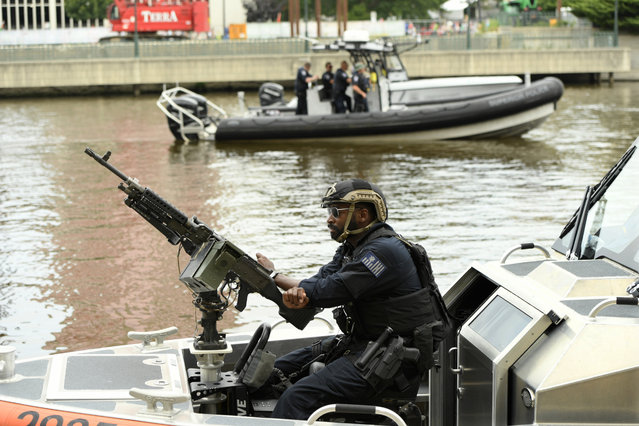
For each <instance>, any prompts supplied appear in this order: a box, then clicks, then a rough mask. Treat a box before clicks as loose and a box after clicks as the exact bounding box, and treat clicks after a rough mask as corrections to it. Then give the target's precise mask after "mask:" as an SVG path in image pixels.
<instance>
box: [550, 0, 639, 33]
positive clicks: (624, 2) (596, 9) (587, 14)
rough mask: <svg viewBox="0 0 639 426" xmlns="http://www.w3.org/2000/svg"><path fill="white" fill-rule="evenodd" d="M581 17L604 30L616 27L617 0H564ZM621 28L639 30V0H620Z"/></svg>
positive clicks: (563, 2)
mask: <svg viewBox="0 0 639 426" xmlns="http://www.w3.org/2000/svg"><path fill="white" fill-rule="evenodd" d="M562 5H563V6H568V7H570V8H571V9H572V13H573V14H574V15H575V16H578V17H580V18H587V19H589V20H590V22H592V24H593V25H594V26H595V27H597V28H600V29H602V30H612V29H613V28H614V18H615V17H614V11H615V0H562ZM618 14H619V29H620V30H622V31H628V32H633V33H637V32H639V0H618Z"/></svg>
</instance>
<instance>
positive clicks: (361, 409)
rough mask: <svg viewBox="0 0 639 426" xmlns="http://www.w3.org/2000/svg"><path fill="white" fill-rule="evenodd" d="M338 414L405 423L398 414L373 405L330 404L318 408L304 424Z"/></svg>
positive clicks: (400, 424) (402, 424) (400, 425)
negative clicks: (381, 417)
mask: <svg viewBox="0 0 639 426" xmlns="http://www.w3.org/2000/svg"><path fill="white" fill-rule="evenodd" d="M328 413H338V414H362V415H373V414H377V415H381V416H384V417H387V418H389V419H391V420H392V421H394V422H395V423H397V425H398V426H406V422H405V421H404V419H402V418H401V417H400V416H399V414H397V413H396V412H394V411H392V410H389V409H388V408H384V407H376V406H373V405H356V404H330V405H325V406H323V407H320V408H318V409H317V410H315V411H314V412H313V414H311V415H310V416H309V418H308V420H306V424H309V425H312V424H313V423H315V421H316V420H317V419H319V418H320V417H321V416H323V415H324V414H328Z"/></svg>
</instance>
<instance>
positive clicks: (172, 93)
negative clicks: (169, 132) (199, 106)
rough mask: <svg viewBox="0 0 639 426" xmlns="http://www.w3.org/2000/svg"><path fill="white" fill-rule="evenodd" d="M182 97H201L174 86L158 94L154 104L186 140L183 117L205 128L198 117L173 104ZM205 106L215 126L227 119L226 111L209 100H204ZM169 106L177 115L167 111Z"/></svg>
mask: <svg viewBox="0 0 639 426" xmlns="http://www.w3.org/2000/svg"><path fill="white" fill-rule="evenodd" d="M183 95H193V96H197V97H202V95H199V94H197V93H195V92H193V91H191V90H189V89H186V88H184V87H180V86H176V87H172V88H170V89H165V90H163V91H162V93H161V94H160V98H159V99H158V100H157V102H156V105H157V106H158V108H160V110H161V111H162V112H163V113H164V115H166V116H167V117H168V118H169V119H170V120H173V121H175V122H176V123H177V124H178V125H179V126H180V133H181V134H182V136H183V137H184V138H185V139H186V137H185V135H184V133H185V131H184V116H186V117H188V118H190V119H191V120H192V121H193V122H194V123H196V124H197V127H199V128H200V129H204V128H205V127H206V125H205V123H204V121H203V120H202V119H201V118H199V117H198V116H196V115H195V114H193V113H192V112H191V111H189V110H187V109H186V108H184V107H182V106H180V105H178V104H177V103H176V102H175V99H176V98H178V97H179V96H183ZM206 104H207V106H208V108H209V111H208V116H209V117H210V118H211V119H212V120H213V121H214V122H215V123H216V124H217V123H218V122H219V121H220V120H221V119H223V118H227V117H228V114H227V113H226V111H224V109H222V108H221V107H219V106H218V105H216V104H214V103H213V102H211V101H210V100H208V99H206ZM169 105H170V106H171V107H172V108H173V109H174V110H175V111H177V112H178V115H175V114H173V113H172V112H171V111H169V109H168V106H169Z"/></svg>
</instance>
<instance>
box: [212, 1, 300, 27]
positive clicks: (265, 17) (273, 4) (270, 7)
mask: <svg viewBox="0 0 639 426" xmlns="http://www.w3.org/2000/svg"><path fill="white" fill-rule="evenodd" d="M209 1H210V0H209ZM242 4H243V5H244V8H245V9H246V21H247V22H268V21H275V20H276V19H277V14H278V13H280V12H283V11H284V10H286V11H287V12H288V0H243V1H242ZM282 15H284V13H282ZM287 15H288V13H287Z"/></svg>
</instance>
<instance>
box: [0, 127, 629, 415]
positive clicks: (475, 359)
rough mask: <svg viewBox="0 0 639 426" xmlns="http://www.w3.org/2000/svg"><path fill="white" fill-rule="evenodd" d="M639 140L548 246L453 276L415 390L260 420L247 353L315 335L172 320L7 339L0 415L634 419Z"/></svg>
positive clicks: (279, 349)
mask: <svg viewBox="0 0 639 426" xmlns="http://www.w3.org/2000/svg"><path fill="white" fill-rule="evenodd" d="M638 146H639V138H638V139H637V140H635V141H634V143H633V144H632V145H631V146H630V148H629V149H628V150H627V151H626V153H625V154H624V155H623V156H622V157H621V159H620V160H619V161H618V162H617V164H615V165H614V166H613V167H612V169H611V170H610V172H609V173H608V174H606V175H605V176H604V177H603V178H602V179H601V181H600V182H599V183H597V184H595V185H593V186H588V187H586V191H585V194H584V197H583V200H582V201H581V203H580V205H579V206H578V208H577V210H576V212H575V214H574V215H573V216H572V217H571V218H570V219H569V221H568V224H567V225H566V226H565V228H564V229H563V230H562V231H561V233H560V234H559V237H558V238H557V240H556V241H555V242H554V244H553V245H552V247H551V248H550V249H546V248H544V247H542V246H540V245H538V244H535V243H523V244H520V245H517V246H515V247H512V248H510V249H507V250H506V251H505V252H504V255H503V256H502V257H501V259H499V260H496V261H494V262H489V263H486V264H473V265H471V266H470V267H469V268H468V269H467V270H466V271H465V272H464V273H463V274H461V275H460V277H459V279H458V280H457V281H456V282H455V283H454V284H453V285H452V286H451V287H450V288H449V289H448V291H446V293H445V294H444V300H445V302H446V305H447V307H448V310H449V312H450V314H451V316H452V322H453V324H452V328H451V331H450V333H449V335H448V337H447V338H446V339H445V340H444V341H443V342H442V344H441V346H440V348H439V350H438V351H437V352H436V354H435V356H436V364H435V366H434V367H433V368H432V369H431V370H430V374H428V375H427V376H425V377H423V378H422V382H421V386H420V390H419V393H418V394H417V396H416V397H409V396H406V395H391V394H388V395H382V397H380V399H379V401H372V402H374V403H376V404H377V405H376V406H349V405H345V404H332V405H329V406H326V407H322V408H320V409H318V410H317V411H316V412H315V413H313V414H312V415H311V417H310V418H309V419H307V420H306V421H301V420H299V421H292V420H280V419H266V418H264V417H268V414H269V412H270V410H271V409H272V407H273V404H274V403H275V402H276V401H275V400H270V399H261V400H260V399H251V394H250V392H247V390H248V389H249V388H250V385H251V383H254V382H253V380H254V379H255V377H256V375H255V372H256V371H257V369H255V368H251V367H250V366H251V365H252V364H253V360H254V359H258V358H263V356H262V355H260V354H266V353H272V354H277V355H281V354H284V353H287V352H288V351H290V350H292V349H294V348H297V347H299V346H301V345H305V344H308V343H310V342H311V341H313V340H315V339H316V338H317V337H318V336H321V335H324V333H317V334H318V335H317V336H306V337H304V338H290V337H287V336H285V335H280V336H275V334H276V333H275V332H273V333H271V329H272V327H271V326H269V325H268V324H262V325H260V326H259V327H258V328H257V330H256V333H255V334H254V335H253V336H252V337H250V336H244V335H231V334H228V335H221V336H222V337H223V339H224V340H225V343H226V344H225V345H224V348H223V349H222V350H217V351H215V350H207V349H201V350H197V349H195V348H194V345H193V339H189V338H187V339H168V337H169V336H170V335H171V334H172V333H174V332H175V329H174V328H167V329H164V330H157V331H153V332H148V333H145V332H131V333H129V337H131V338H132V339H137V340H138V343H133V344H130V345H124V346H117V347H106V348H98V349H95V350H86V351H80V352H68V353H60V354H53V355H48V356H43V357H39V358H35V359H24V360H22V359H18V360H16V359H15V357H14V356H13V355H14V352H13V350H12V348H11V347H8V346H0V349H2V350H0V424H2V425H7V426H14V425H39V426H50V425H53V424H55V425H64V426H78V425H91V426H96V425H100V424H101V425H107V424H108V425H118V426H122V425H127V426H132V425H135V426H140V425H144V424H154V425H203V424H219V425H253V424H255V425H258V424H264V423H268V424H273V425H277V424H281V425H285V424H286V425H303V424H314V423H317V424H343V423H338V421H344V420H346V421H347V422H349V421H350V422H357V423H359V424H362V423H364V424H376V423H380V424H388V422H389V421H391V420H392V421H394V422H395V423H397V424H399V425H404V424H410V425H412V424H415V425H478V424H482V425H483V424H485V425H495V426H497V425H550V424H562V425H578V424H607V425H609V424H637V423H639V404H637V401H639V387H638V386H637V385H636V384H637V379H639V339H637V338H636V336H637V332H638V331H639V307H638V306H637V302H638V299H637V296H638V295H639V192H637V191H636V183H637V182H638V181H639V153H637V147H638ZM593 178H594V177H593ZM312 323H313V322H311V324H312ZM273 329H274V330H275V329H276V327H273ZM284 334H285V333H284ZM329 334H330V333H329ZM389 419H390V420H389Z"/></svg>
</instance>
